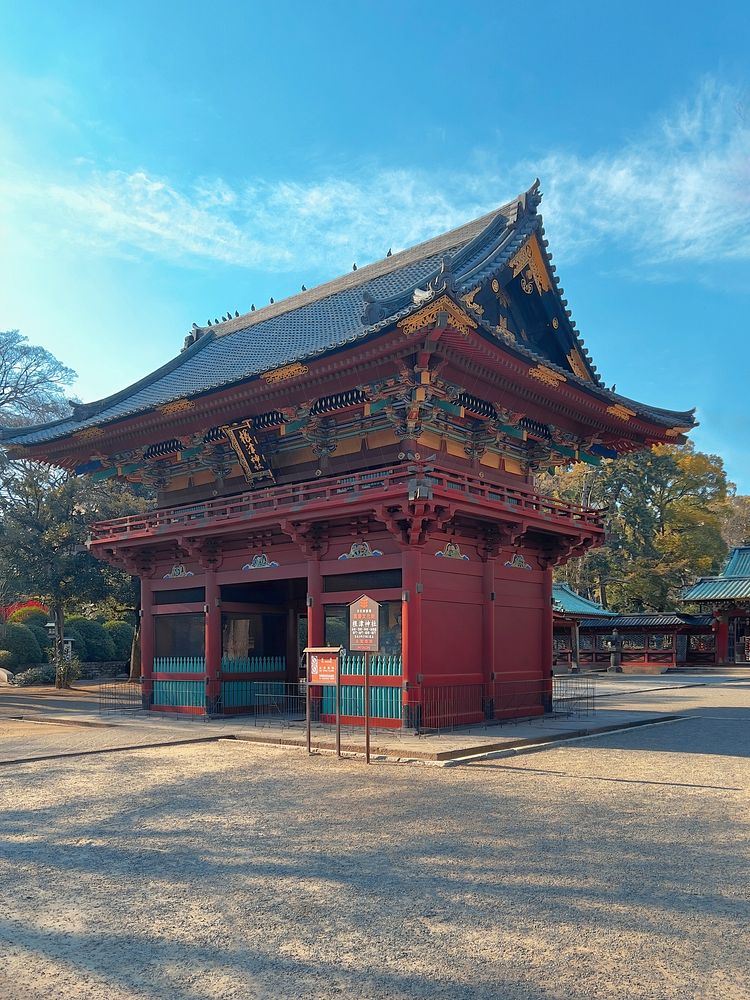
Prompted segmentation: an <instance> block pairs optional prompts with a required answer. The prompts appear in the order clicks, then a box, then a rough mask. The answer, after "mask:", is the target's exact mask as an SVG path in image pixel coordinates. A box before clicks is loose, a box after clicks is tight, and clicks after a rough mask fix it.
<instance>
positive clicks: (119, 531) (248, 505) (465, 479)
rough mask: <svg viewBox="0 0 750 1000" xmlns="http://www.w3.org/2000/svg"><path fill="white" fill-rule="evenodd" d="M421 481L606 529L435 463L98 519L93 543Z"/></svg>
mask: <svg viewBox="0 0 750 1000" xmlns="http://www.w3.org/2000/svg"><path fill="white" fill-rule="evenodd" d="M413 485H417V486H418V485H421V486H423V487H428V488H429V489H430V490H431V491H432V495H433V497H435V496H436V495H439V496H440V497H442V498H444V499H445V500H446V501H448V502H453V503H455V502H458V501H462V502H467V501H468V502H469V503H476V504H479V505H489V506H490V507H495V508H496V509H497V508H498V507H502V508H504V509H505V510H508V511H512V512H513V513H517V514H518V515H520V516H524V515H526V516H533V517H534V518H541V519H543V520H550V519H553V520H557V521H560V520H562V521H566V522H568V523H571V522H578V523H579V524H580V523H582V524H585V525H588V526H591V527H593V528H599V529H601V528H602V521H603V512H602V511H598V510H592V509H590V508H586V507H579V506H577V505H575V504H568V503H564V502H563V501H560V500H555V499H553V498H551V497H545V496H543V495H542V494H540V493H537V492H535V491H534V490H531V489H529V488H528V487H525V486H521V485H518V486H507V485H505V484H495V483H487V482H485V481H484V480H481V479H478V478H476V477H474V476H471V475H465V474H462V473H458V472H453V471H446V470H443V469H437V468H435V467H434V466H426V467H423V466H416V465H395V466H385V467H384V468H381V469H371V470H365V471H360V472H352V473H350V474H349V475H346V476H335V477H329V478H325V479H322V478H321V479H316V480H313V481H307V482H302V483H291V484H288V485H284V486H271V487H268V488H265V489H259V490H255V491H252V492H250V491H248V492H245V493H239V494H235V495H234V496H229V497H217V498H215V499H212V500H202V501H200V503H192V504H191V503H188V504H180V505H179V506H176V507H161V508H159V509H157V510H152V511H147V512H146V513H142V514H130V515H128V516H127V517H118V518H113V519H112V520H109V521H99V522H98V523H97V524H94V525H92V527H91V542H92V544H94V545H96V544H101V543H102V542H106V541H115V540H118V539H120V540H124V539H126V538H133V537H134V536H138V535H153V534H167V533H169V532H170V530H174V531H179V530H184V529H185V528H188V529H190V528H198V527H201V526H206V525H208V524H216V525H221V524H222V522H223V523H229V522H232V521H234V520H237V519H243V518H245V517H246V516H247V515H250V514H253V513H256V512H257V513H269V512H273V513H283V514H286V515H287V516H290V515H291V516H293V515H294V513H295V512H296V511H301V510H302V509H303V508H304V507H306V506H307V505H308V504H312V503H314V504H318V503H323V504H330V503H331V502H332V501H337V500H343V499H344V498H350V497H351V496H355V495H359V496H364V495H367V496H372V497H373V499H374V498H375V496H376V495H380V494H383V495H384V499H385V498H387V495H388V494H391V495H393V494H395V493H396V492H397V490H398V488H400V491H401V492H403V491H404V490H407V491H408V489H409V487H410V486H413Z"/></svg>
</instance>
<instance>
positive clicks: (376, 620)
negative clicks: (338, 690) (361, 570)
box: [349, 594, 380, 764]
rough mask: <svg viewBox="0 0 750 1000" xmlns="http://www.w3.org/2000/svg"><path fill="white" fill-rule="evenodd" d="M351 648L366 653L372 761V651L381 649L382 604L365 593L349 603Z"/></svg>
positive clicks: (367, 744)
mask: <svg viewBox="0 0 750 1000" xmlns="http://www.w3.org/2000/svg"><path fill="white" fill-rule="evenodd" d="M349 650H350V651H351V652H353V653H364V654H365V689H364V703H365V704H364V714H365V760H366V762H367V763H368V764H369V763H370V653H377V652H379V651H380V605H379V604H378V602H377V601H373V599H372V598H371V597H367V595H365V594H363V595H362V597H360V598H359V600H357V601H355V602H354V603H353V604H350V605H349Z"/></svg>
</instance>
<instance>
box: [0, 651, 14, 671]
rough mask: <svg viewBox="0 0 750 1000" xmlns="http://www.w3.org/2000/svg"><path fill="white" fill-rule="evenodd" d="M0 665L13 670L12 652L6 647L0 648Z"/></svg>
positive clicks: (4, 668)
mask: <svg viewBox="0 0 750 1000" xmlns="http://www.w3.org/2000/svg"><path fill="white" fill-rule="evenodd" d="M0 667H2V668H3V670H13V654H12V653H11V652H10V650H8V649H0Z"/></svg>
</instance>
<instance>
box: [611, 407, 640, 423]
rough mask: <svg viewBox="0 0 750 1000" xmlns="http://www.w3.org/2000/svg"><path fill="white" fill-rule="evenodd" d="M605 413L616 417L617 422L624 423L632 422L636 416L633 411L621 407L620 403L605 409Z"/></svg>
mask: <svg viewBox="0 0 750 1000" xmlns="http://www.w3.org/2000/svg"><path fill="white" fill-rule="evenodd" d="M607 413H609V415H610V416H612V417H617V419H618V420H622V421H624V422H625V423H628V421H630V420H632V418H633V417H634V416H635V415H636V413H635V410H630V409H628V407H627V406H623V405H622V403H613V405H612V406H608V407H607Z"/></svg>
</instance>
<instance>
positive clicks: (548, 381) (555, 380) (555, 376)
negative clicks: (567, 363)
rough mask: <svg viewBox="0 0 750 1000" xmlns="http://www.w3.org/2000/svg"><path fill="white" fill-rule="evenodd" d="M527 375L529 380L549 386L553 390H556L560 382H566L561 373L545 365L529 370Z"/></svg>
mask: <svg viewBox="0 0 750 1000" xmlns="http://www.w3.org/2000/svg"><path fill="white" fill-rule="evenodd" d="M528 374H529V377H530V378H535V379H537V381H539V382H542V383H544V385H550V386H552V387H553V388H556V387H557V386H558V385H560V383H561V382H567V381H568V380H567V379H566V377H565V376H564V375H563V374H562V372H556V371H554V370H553V369H552V368H548V367H547V366H546V365H536V367H535V368H529V371H528Z"/></svg>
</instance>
